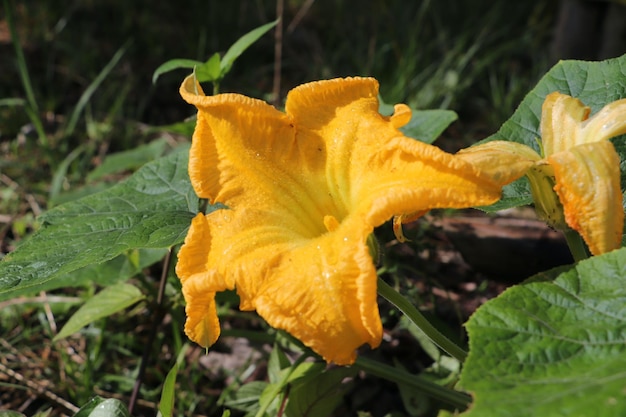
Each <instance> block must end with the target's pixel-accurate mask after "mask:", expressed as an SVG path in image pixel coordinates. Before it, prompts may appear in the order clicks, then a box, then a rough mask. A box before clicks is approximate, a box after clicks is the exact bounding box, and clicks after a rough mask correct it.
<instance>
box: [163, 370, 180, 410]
mask: <svg viewBox="0 0 626 417" xmlns="http://www.w3.org/2000/svg"><path fill="white" fill-rule="evenodd" d="M177 373H178V364H177V363H175V364H174V366H172V369H170V371H169V372H168V373H167V376H166V377H165V381H164V382H163V389H162V390H161V401H159V411H160V412H161V415H163V417H172V415H173V414H172V413H173V411H174V400H175V396H174V393H175V392H176V374H177Z"/></svg>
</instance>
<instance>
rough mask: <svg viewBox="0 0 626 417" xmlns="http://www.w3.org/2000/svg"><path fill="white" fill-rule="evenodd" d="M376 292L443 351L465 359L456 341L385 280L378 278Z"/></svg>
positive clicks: (462, 359) (459, 358)
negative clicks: (448, 336)
mask: <svg viewBox="0 0 626 417" xmlns="http://www.w3.org/2000/svg"><path fill="white" fill-rule="evenodd" d="M378 294H380V295H381V296H382V297H383V298H385V299H386V300H387V301H389V302H390V303H391V304H393V305H394V306H396V307H397V308H398V310H400V311H401V312H402V313H404V315H406V316H407V317H408V318H409V320H411V321H412V322H413V323H414V324H415V325H416V326H417V327H418V328H419V329H420V330H421V331H423V332H424V334H425V335H426V336H428V338H430V340H432V341H433V343H435V344H436V345H437V346H439V347H440V348H441V349H443V350H444V351H446V352H448V353H449V354H450V355H451V356H452V357H454V358H455V359H457V360H458V361H459V362H463V361H465V358H466V357H467V352H465V351H464V350H463V349H461V347H459V346H458V345H457V344H456V343H454V342H453V341H451V340H450V339H448V338H447V337H446V336H444V335H443V334H442V333H441V332H440V331H439V330H437V328H436V327H435V326H433V325H432V324H431V323H430V322H429V321H428V319H426V317H424V315H422V313H420V311H419V310H418V309H417V308H415V306H414V305H412V304H411V303H410V302H409V301H408V300H407V299H406V298H404V297H403V296H402V295H400V293H398V292H397V291H396V290H394V289H393V288H391V286H389V285H388V284H387V283H386V282H385V281H383V280H382V279H381V278H378Z"/></svg>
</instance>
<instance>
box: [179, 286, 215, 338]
mask: <svg viewBox="0 0 626 417" xmlns="http://www.w3.org/2000/svg"><path fill="white" fill-rule="evenodd" d="M203 278H204V277H202V276H199V275H194V276H192V277H191V278H189V279H187V281H186V282H185V284H184V285H183V296H184V297H185V302H186V303H187V305H186V306H185V314H186V315H187V320H186V321H185V334H186V335H187V337H189V339H191V340H193V341H194V342H196V343H197V344H199V345H200V346H203V347H209V346H211V345H213V344H214V343H215V341H216V340H217V338H218V337H219V336H220V322H219V319H218V317H217V309H216V306H215V292H214V291H211V285H207V284H210V282H209V281H207V280H206V279H203Z"/></svg>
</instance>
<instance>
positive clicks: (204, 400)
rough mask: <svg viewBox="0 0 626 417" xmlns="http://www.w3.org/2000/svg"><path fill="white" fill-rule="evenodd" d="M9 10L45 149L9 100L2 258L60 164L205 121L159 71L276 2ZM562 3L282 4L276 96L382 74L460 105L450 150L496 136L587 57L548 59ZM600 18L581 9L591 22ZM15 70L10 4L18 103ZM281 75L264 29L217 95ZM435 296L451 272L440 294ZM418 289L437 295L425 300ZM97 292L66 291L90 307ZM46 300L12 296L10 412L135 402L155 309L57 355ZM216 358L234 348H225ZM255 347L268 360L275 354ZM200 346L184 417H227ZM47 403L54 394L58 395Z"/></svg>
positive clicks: (5, 44)
mask: <svg viewBox="0 0 626 417" xmlns="http://www.w3.org/2000/svg"><path fill="white" fill-rule="evenodd" d="M591 3H595V4H596V5H595V6H594V7H596V8H597V7H600V6H598V5H599V4H600V3H601V4H602V6H601V7H604V8H605V9H606V7H608V6H607V5H608V3H604V2H591ZM6 4H11V5H12V10H13V12H14V19H15V25H16V27H17V33H18V36H19V43H20V45H21V48H22V49H23V51H24V54H25V59H26V63H27V65H28V74H29V76H30V80H31V82H32V86H33V90H34V93H35V98H36V101H37V103H38V107H39V108H38V114H39V116H40V117H41V118H42V119H43V120H44V121H45V122H46V123H45V129H46V133H47V139H46V141H45V143H42V141H41V138H38V137H37V135H35V134H34V133H33V128H32V125H31V121H30V119H29V117H28V116H27V114H26V112H25V109H24V106H22V105H3V106H0V179H1V183H0V220H1V222H0V238H1V241H2V243H1V247H0V249H1V251H0V252H1V253H6V252H8V251H10V250H11V249H12V248H14V246H15V244H17V243H18V242H19V241H20V240H21V239H22V238H23V237H24V236H26V235H27V234H28V233H30V232H31V231H32V230H34V229H36V227H37V224H36V221H35V217H36V215H37V214H39V213H40V212H41V211H43V210H45V209H46V208H47V207H48V206H49V205H50V201H49V197H50V194H49V193H50V188H51V181H52V178H53V176H54V175H55V173H58V172H59V169H60V167H63V169H64V171H63V172H62V173H63V175H62V176H61V177H62V180H63V182H62V187H61V188H62V191H68V190H71V189H73V188H74V187H81V186H83V185H85V177H86V174H87V173H88V172H90V171H91V170H92V169H93V168H95V167H97V166H98V165H99V164H101V163H102V160H103V159H104V158H105V157H106V156H107V155H108V154H111V153H113V152H117V151H124V150H130V149H133V148H135V147H137V146H138V145H140V144H143V143H147V142H148V141H150V140H152V139H154V138H155V137H157V136H158V135H160V134H162V132H157V133H155V131H154V129H151V127H154V126H163V125H169V124H172V123H176V122H180V121H182V120H184V119H185V118H187V117H189V116H190V115H192V114H193V113H194V110H193V109H192V108H191V107H190V106H189V105H187V104H185V103H184V102H183V101H182V100H181V99H180V97H179V95H178V87H179V85H180V82H181V80H182V78H183V77H184V76H185V75H186V73H187V71H186V70H177V71H175V72H172V73H168V74H165V75H163V76H161V78H159V80H158V82H157V83H156V84H153V83H152V81H151V79H152V74H153V72H154V70H155V69H156V68H157V67H158V66H159V65H160V64H162V63H163V62H165V61H167V60H170V59H173V58H190V59H198V60H206V59H207V58H208V57H209V56H210V55H211V54H213V53H214V52H224V51H226V50H227V49H228V47H229V46H230V45H231V44H232V43H233V42H234V41H235V40H236V39H238V38H239V37H240V36H241V35H243V34H244V33H246V32H248V31H250V30H252V29H253V28H255V27H258V26H260V25H262V24H264V23H267V22H270V21H272V20H274V19H275V17H276V2H274V1H262V0H233V1H224V0H202V1H201V0H188V1H186V2H174V1H147V0H134V1H126V0H82V1H80V0H74V1H70V0H63V1H52V0H48V1H45V0H44V1H41V0H22V1H15V0H14V1H12V2H11V1H10V0H9V2H8V3H3V6H4V5H6ZM559 7H560V6H559V2H556V1H553V0H534V1H533V0H528V1H509V0H466V1H459V0H436V1H428V0H422V1H407V0H390V1H389V0H333V1H328V0H317V1H307V0H285V9H284V16H283V23H284V34H283V55H282V62H281V64H282V71H281V90H280V91H281V97H280V99H281V100H282V99H283V98H284V96H285V95H286V92H287V91H288V90H289V89H290V88H292V87H294V86H296V85H298V84H300V83H303V82H307V81H312V80H317V79H323V78H332V77H342V76H350V75H368V76H373V77H376V78H377V79H378V80H379V81H380V84H381V96H382V97H383V99H384V100H385V101H386V102H388V103H396V102H405V103H407V104H410V105H412V106H415V107H417V108H423V109H428V108H449V109H452V110H455V111H456V112H457V113H458V114H459V116H460V120H459V121H457V122H455V124H453V125H452V126H451V127H450V128H449V129H448V130H447V131H446V132H445V133H444V135H443V137H442V138H441V139H440V140H439V141H438V142H436V144H438V145H439V146H441V147H443V148H445V149H448V150H456V149H458V148H460V147H464V146H467V145H469V144H471V143H473V142H475V141H476V140H479V139H482V138H484V137H486V136H488V135H489V134H491V133H493V132H495V130H497V129H498V127H499V126H500V124H501V123H502V122H504V121H505V120H506V119H507V118H508V117H509V116H510V115H511V114H512V112H513V111H514V110H515V107H516V106H517V104H518V103H519V102H520V101H521V99H522V98H523V96H524V95H525V94H526V93H527V92H528V91H529V90H530V89H531V88H532V87H533V85H534V84H535V83H536V82H537V80H538V79H539V78H540V77H541V75H542V74H543V73H544V72H545V71H546V70H547V69H548V68H549V67H550V66H551V64H552V63H554V62H555V60H556V59H557V58H561V57H563V58H565V57H572V58H577V56H563V54H559V51H566V49H558V48H557V50H556V52H555V49H554V48H553V44H554V39H555V33H556V34H558V31H557V28H558V27H561V28H562V27H564V26H563V24H561V25H560V26H559V24H558V23H559V13H558V11H559ZM622 11H623V10H622ZM590 13H591V12H588V11H587V12H585V13H584V14H585V15H586V16H591V15H593V13H596V12H593V13H592V14H590ZM594 16H595V15H594ZM599 21H601V13H600V12H597V16H596V18H594V22H596V23H597V22H599ZM573 27H574V28H576V27H577V26H576V25H574V26H573ZM599 27H600V28H601V27H602V24H599ZM588 28H589V26H585V27H583V29H588ZM568 30H570V32H566V33H565V35H564V34H563V32H560V33H561V34H560V35H559V36H561V38H558V39H562V38H563V36H564V37H565V39H567V38H568V34H569V33H571V34H575V33H577V32H576V30H572V29H571V28H570V29H568ZM600 32H601V31H600ZM585 33H587V34H589V33H591V32H590V31H589V30H587V31H586V32H585ZM589 36H591V35H588V36H587V37H586V38H589ZM598 36H600V35H598ZM599 42H601V41H599ZM597 45H598V43H593V42H592V47H591V50H592V51H593V50H595V49H597V50H599V49H600V47H599V46H597ZM120 48H125V53H124V55H123V57H122V59H121V60H120V62H119V63H118V64H117V65H116V66H115V67H114V69H113V70H112V71H111V72H110V73H109V74H108V75H107V77H106V78H105V80H104V81H103V83H102V84H101V85H100V86H99V87H98V89H97V91H96V92H95V94H94V95H93V96H92V97H91V98H90V100H89V102H88V103H87V105H86V107H85V109H84V112H83V116H82V117H81V119H80V122H79V124H78V127H77V129H75V130H74V131H73V132H71V133H69V134H68V132H67V131H66V130H64V129H63V126H64V123H66V121H67V119H68V117H69V115H70V114H71V113H72V111H73V110H74V109H75V108H76V105H77V102H78V101H79V99H80V97H81V95H82V94H83V92H84V91H85V90H86V89H87V88H88V87H89V86H90V85H91V83H92V82H93V80H94V79H95V78H96V77H97V76H98V74H99V73H100V72H101V71H102V69H103V68H104V67H105V66H106V65H107V63H108V62H109V61H110V60H111V57H112V56H113V55H114V54H115V53H116V52H117V51H119V50H120ZM594 48H595V49H594ZM576 52H577V51H576V50H574V51H567V53H570V54H576ZM589 58H598V56H595V57H592V56H589ZM16 62H17V61H16V54H15V49H14V47H13V45H12V44H11V36H10V33H9V26H8V23H7V20H6V10H3V11H2V13H1V14H0V99H8V98H24V97H25V94H24V88H23V84H22V82H21V81H20V73H19V70H18V66H17V65H16ZM273 78H274V38H273V34H272V33H271V32H270V33H269V34H267V35H265V36H264V37H263V38H261V39H260V40H259V42H257V43H256V44H255V45H253V46H252V47H251V48H250V49H249V50H248V51H246V52H245V53H244V54H243V55H242V56H241V57H240V59H239V60H238V61H237V62H236V63H235V65H234V67H233V70H232V72H231V73H230V74H229V75H228V76H227V78H226V79H225V80H224V82H223V84H222V85H221V91H235V92H241V93H244V94H247V95H250V96H255V97H259V98H264V99H272V97H271V92H272V91H273ZM168 138H169V140H170V143H171V144H172V145H175V144H177V143H180V142H185V141H188V138H187V137H183V136H180V135H172V136H168ZM79 146H82V147H83V148H81V149H83V150H82V151H81V153H80V154H79V155H78V156H77V157H75V158H74V159H72V160H71V161H67V159H66V158H67V155H68V154H70V153H71V152H72V151H73V150H74V149H76V148H77V147H79ZM64 161H66V162H67V164H66V165H64V164H63V162H64ZM94 189H95V188H94ZM422 249H423V248H422ZM405 250H408V249H406V248H405ZM413 250H414V251H413V252H411V250H408V251H409V255H410V256H413V257H415V256H416V253H417V252H419V250H420V249H419V248H418V249H415V248H414V249H413ZM404 255H406V253H405V254H404ZM404 255H402V254H400V255H398V258H397V259H398V260H399V261H398V262H404V261H406V257H404V258H403V256H404ZM0 256H1V255H0ZM389 259H395V258H393V257H390V258H389ZM415 267H416V268H418V267H423V269H422V270H423V271H424V273H425V274H430V276H431V278H432V279H435V280H436V279H437V276H438V275H445V274H448V275H451V276H455V277H456V276H457V275H458V274H459V273H464V272H467V269H466V268H465V267H463V268H465V269H463V268H461V269H462V271H461V272H459V271H460V270H459V268H456V267H454V265H452V266H448V267H445V268H444V267H441V268H439V267H433V266H432V264H430V266H429V264H428V263H426V264H424V265H420V264H419V261H417V264H416V265H415ZM446 268H447V269H446ZM450 268H453V269H454V268H455V269H454V271H452V269H450ZM159 274H160V270H159V267H158V266H157V267H153V268H152V269H150V270H147V271H145V273H144V275H142V277H139V278H138V280H139V281H140V282H141V285H140V286H142V288H144V289H145V290H146V292H147V293H150V291H152V292H154V288H153V285H154V280H156V279H157V278H156V277H158V275H159ZM455 274H456V275H455ZM433 277H434V278H433ZM472 277H473V276H471V277H469V278H468V280H471V279H472ZM431 278H429V279H431ZM173 280H174V281H175V278H173ZM442 283H443V284H442ZM417 284H418V285H414V286H413V287H412V288H413V289H408V290H407V291H408V292H409V293H410V294H413V296H415V297H416V299H421V301H422V302H424V303H425V304H423V305H430V304H432V303H433V296H432V293H430V289H431V287H432V285H431V284H432V282H430V281H428V280H426V281H424V282H421V283H417ZM474 284H475V286H474V287H473V288H479V289H480V288H482V289H485V288H487V284H484V283H482V282H475V283H474ZM442 285H444V286H445V279H443V280H442V281H441V282H440V283H438V284H437V285H435V287H437V288H439V287H441V286H442ZM151 288H152V289H151ZM420 288H421V289H425V290H424V293H425V294H427V295H426V296H423V297H424V298H423V299H422V298H420V297H422V295H420V294H419V289H420ZM94 291H95V289H94V288H90V289H82V290H80V291H78V292H76V291H74V292H69V293H63V292H61V293H60V295H62V296H69V297H83V298H84V297H88V296H89V294H93V292H94ZM411 291H413V293H411ZM440 292H441V291H440ZM481 294H482V295H481V297H482V296H484V295H485V294H486V293H481ZM479 302H480V300H474V302H473V304H472V302H470V304H472V305H474V306H475V305H476V304H477V303H479ZM429 303H430V304H429ZM42 304H43V303H42V302H39V303H37V302H33V301H32V300H31V301H29V302H28V303H27V302H26V301H24V302H23V303H19V302H18V303H13V304H11V305H10V306H9V304H7V303H3V304H2V308H0V366H2V369H0V371H2V372H0V409H5V408H6V409H20V410H21V411H23V412H25V413H27V414H31V415H32V414H34V413H35V412H38V411H44V410H48V409H50V410H53V411H52V415H60V414H62V413H69V410H68V409H67V407H65V408H64V406H63V404H62V403H61V402H60V401H59V400H58V398H63V399H65V400H67V401H69V402H70V403H71V404H74V405H79V406H80V405H82V404H83V403H84V402H86V401H87V400H88V399H89V397H90V396H91V395H93V394H94V393H97V394H100V395H103V396H118V397H120V398H122V399H123V400H125V401H126V400H127V399H128V395H129V392H130V390H131V389H132V385H133V383H134V378H135V377H136V368H137V363H138V360H139V357H140V356H141V354H142V351H143V347H144V346H143V343H145V340H146V333H147V332H148V330H147V329H148V328H149V326H150V325H151V318H152V315H151V310H150V305H147V306H146V305H144V306H143V307H142V308H139V307H138V308H136V309H135V310H133V312H130V313H129V314H128V315H126V316H122V315H119V317H118V316H115V317H112V318H110V319H109V320H107V321H102V322H100V323H96V324H95V325H93V326H91V327H90V328H89V329H88V330H87V331H86V332H85V333H83V334H81V335H79V336H77V337H75V338H72V339H69V340H68V341H65V342H63V343H62V344H55V345H52V344H51V342H50V338H51V337H52V336H53V335H54V332H55V326H56V324H54V325H53V324H51V323H54V320H53V319H52V320H51V317H52V318H54V317H55V316H56V317H57V319H58V320H59V321H60V322H62V321H64V320H66V319H67V317H68V311H72V309H73V307H72V304H68V305H62V304H59V305H61V307H55V308H57V310H55V311H52V310H50V307H49V306H48V307H47V309H46V308H44V307H42ZM435 307H436V306H434V307H433V309H434V308H435ZM461 307H462V306H461ZM461 307H460V306H459V305H454V303H453V305H452V306H450V305H448V306H447V307H445V309H447V310H449V311H452V313H451V314H452V315H454V314H456V313H455V312H456V311H458V310H462V308H461ZM383 311H386V309H385V308H384V307H383ZM386 314H387V315H388V317H387V318H386V320H387V323H392V324H393V323H397V318H394V317H393V314H392V313H386ZM462 319H463V318H462V317H461V318H460V320H462ZM183 320H184V318H183V316H182V307H181V306H180V305H175V306H174V307H173V308H172V309H171V312H170V314H168V315H166V320H165V323H164V324H163V326H162V329H161V332H160V333H159V336H158V337H157V341H156V343H155V345H154V347H153V349H152V353H151V362H150V365H149V368H148V371H147V374H146V377H145V382H144V385H143V387H144V388H143V390H142V392H141V398H142V399H144V400H143V402H142V403H141V404H140V405H141V406H142V407H143V408H140V409H139V411H137V412H136V415H155V414H156V412H155V411H154V407H155V404H156V402H157V401H158V398H159V389H160V384H161V383H162V381H163V379H164V377H165V374H166V373H167V371H168V370H169V368H170V367H171V365H172V363H173V362H172V361H173V358H174V357H175V355H176V349H175V348H174V347H173V346H174V345H175V344H176V343H174V342H175V341H176V338H177V337H181V329H180V323H182V322H183ZM229 320H230V321H229V323H231V324H232V325H233V327H234V328H237V326H238V325H241V323H239V322H238V321H241V320H243V321H244V322H245V324H243V325H242V326H243V327H245V328H248V329H258V328H260V329H264V327H263V325H262V324H260V323H258V321H256V319H254V318H252V319H251V318H250V316H247V318H245V319H242V318H241V317H240V316H238V315H234V316H233V317H232V318H231V319H229ZM177 323H178V324H177ZM59 325H60V324H59ZM457 325H458V323H457ZM172 334H173V335H174V336H172ZM103 335H106V337H103ZM183 337H184V336H183ZM172 338H173V339H174V342H173V341H172ZM402 338H406V334H404V333H395V335H393V337H392V339H393V340H395V341H396V342H397V341H398V340H399V339H402ZM405 342H406V341H405ZM178 343H179V344H180V340H179V341H178ZM394 346H397V343H396V345H393V344H392V343H387V344H385V345H384V346H383V347H382V348H381V349H380V353H379V354H381V355H390V356H391V355H401V356H403V357H404V359H406V358H407V357H408V358H409V359H410V360H413V361H417V362H414V363H413V366H411V367H410V370H412V371H418V370H419V369H421V367H422V365H420V364H419V360H421V359H423V358H421V357H420V356H419V354H416V353H415V350H411V349H413V348H415V343H413V344H411V342H406V344H404V345H402V346H409V347H410V348H406V347H404V348H403V349H404V350H401V351H400V353H399V352H398V350H397V349H396V348H394ZM217 349H218V351H219V349H223V350H224V351H225V352H231V351H232V346H227V345H223V346H221V347H220V346H218V347H217ZM394 349H395V350H394ZM415 349H416V348H415ZM260 352H261V357H266V353H267V352H265V351H263V350H262V349H261V350H260ZM203 353H204V352H203V351H202V350H201V349H196V348H194V349H191V350H190V353H189V354H188V358H187V363H189V364H192V365H189V366H188V367H187V368H186V369H184V370H182V371H181V374H182V375H181V376H180V377H179V380H180V381H181V382H180V387H179V393H180V395H179V398H178V404H179V413H180V414H181V415H183V414H185V415H192V414H193V415H221V409H222V408H221V407H220V406H218V405H217V404H216V401H217V398H219V396H220V395H221V394H222V393H223V392H224V390H225V389H226V390H228V389H233V388H229V387H232V386H235V385H229V384H234V383H235V382H237V377H238V375H236V374H237V373H238V372H241V371H240V369H239V368H237V367H236V366H235V365H233V366H232V367H231V369H225V370H221V371H219V370H218V371H215V370H213V371H210V372H209V371H207V365H206V364H202V363H201V360H200V358H202V355H203ZM263 355H265V356H263ZM422 356H423V355H422ZM420 358H421V359H420ZM231 359H232V357H231ZM224 360H226V359H224ZM259 360H260V363H261V366H259V368H258V370H257V371H256V372H255V373H254V374H251V375H249V376H248V378H252V379H254V378H263V375H264V374H263V366H262V361H263V360H264V359H259ZM7 369H8V370H7ZM16 375H17V376H16ZM20 377H21V378H22V379H20ZM23 380H31V381H37V383H36V386H38V387H39V388H36V387H35V388H33V387H32V386H30V387H28V384H26V383H22V382H23ZM233 381H235V382H233ZM359 387H360V393H353V394H351V396H350V397H349V398H348V400H347V402H346V404H345V405H344V407H343V411H344V412H345V413H354V412H355V410H356V409H362V410H368V409H369V410H371V413H372V414H371V415H373V416H383V415H388V413H392V412H393V413H395V414H393V415H396V416H404V415H413V414H409V411H407V407H406V406H405V405H403V403H402V401H401V399H400V397H399V394H398V393H397V392H395V391H394V390H395V387H394V386H393V384H390V383H385V382H382V381H379V380H367V379H366V380H364V381H362V384H361V385H360V386H359ZM38 389H39V392H38V391H37V390H38ZM42 392H48V393H53V394H54V395H56V396H57V397H56V398H57V399H56V400H55V397H51V396H50V395H44V394H42ZM338 415H340V414H338ZM343 415H346V414H343ZM350 415H352V414H350Z"/></svg>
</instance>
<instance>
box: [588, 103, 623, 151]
mask: <svg viewBox="0 0 626 417" xmlns="http://www.w3.org/2000/svg"><path fill="white" fill-rule="evenodd" d="M625 133H626V99H622V100H617V101H614V102H612V103H609V104H607V105H606V106H604V107H603V108H602V109H601V110H600V111H599V112H598V113H596V114H594V115H593V116H591V117H590V118H589V119H587V120H585V121H584V122H583V124H582V134H581V139H580V140H581V144H582V143H592V142H598V141H601V140H607V139H611V138H614V137H615V136H618V135H623V134H625Z"/></svg>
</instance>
